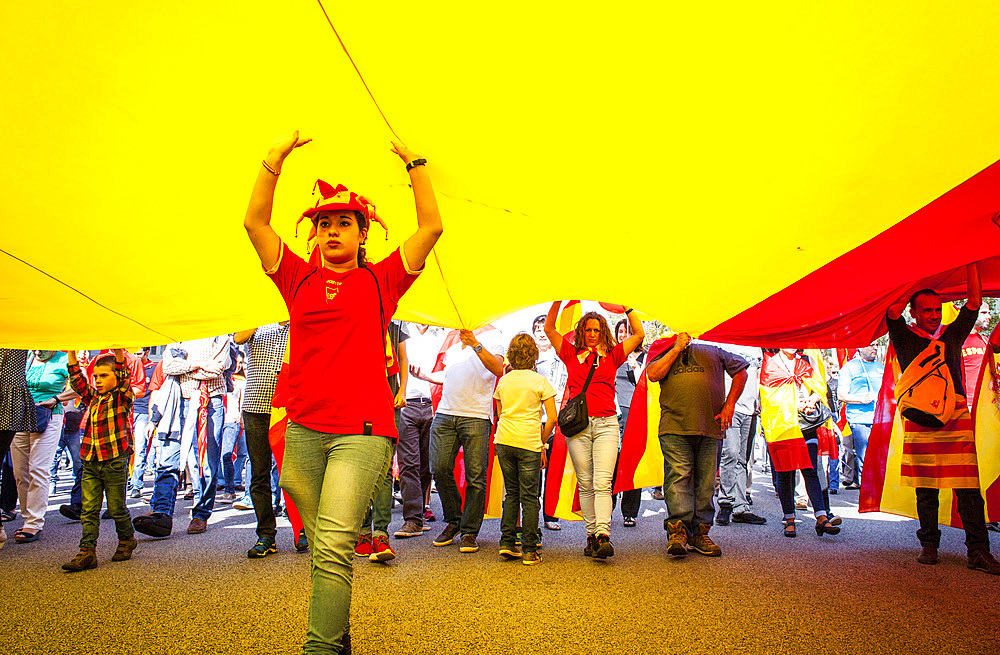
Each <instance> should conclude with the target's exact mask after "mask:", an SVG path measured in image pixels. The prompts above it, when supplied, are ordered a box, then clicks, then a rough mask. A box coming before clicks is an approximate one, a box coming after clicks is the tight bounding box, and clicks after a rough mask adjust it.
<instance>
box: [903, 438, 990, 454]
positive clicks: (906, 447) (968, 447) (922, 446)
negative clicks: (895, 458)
mask: <svg viewBox="0 0 1000 655" xmlns="http://www.w3.org/2000/svg"><path fill="white" fill-rule="evenodd" d="M903 452H904V453H905V454H908V455H962V454H972V455H975V454H976V442H975V441H972V440H969V441H950V442H949V441H944V442H940V441H939V442H932V443H904V444H903Z"/></svg>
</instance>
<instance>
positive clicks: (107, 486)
mask: <svg viewBox="0 0 1000 655" xmlns="http://www.w3.org/2000/svg"><path fill="white" fill-rule="evenodd" d="M129 455H130V453H127V452H126V453H122V454H121V455H119V456H118V457H114V458H112V459H109V460H105V461H103V462H101V461H99V460H96V459H94V460H84V461H83V476H82V480H81V483H80V488H81V490H82V493H83V511H82V512H80V523H81V524H83V538H81V539H80V548H95V547H96V546H97V536H98V534H99V533H100V529H101V505H103V504H104V497H105V496H107V498H108V513H110V514H111V518H113V519H114V520H115V530H117V531H118V539H119V541H123V540H125V539H131V538H132V535H134V534H135V530H134V529H133V528H132V519H131V518H130V517H129V514H128V508H127V507H126V506H125V486H126V485H127V484H128V475H129V470H128V460H129Z"/></svg>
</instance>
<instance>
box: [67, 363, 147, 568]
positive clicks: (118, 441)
mask: <svg viewBox="0 0 1000 655" xmlns="http://www.w3.org/2000/svg"><path fill="white" fill-rule="evenodd" d="M114 353H115V356H114V358H112V357H111V356H109V355H105V356H103V357H101V358H100V359H98V360H97V362H96V363H95V364H94V373H93V383H94V384H93V386H91V385H89V384H87V381H86V379H85V378H84V376H83V373H81V372H80V366H79V364H78V363H77V361H76V351H73V350H71V351H69V352H68V355H69V380H70V384H71V385H72V386H73V390H74V391H76V392H77V393H78V394H80V397H81V403H82V404H84V405H86V406H87V413H86V416H85V418H86V428H85V429H84V432H83V445H82V447H81V449H80V450H81V453H80V454H81V457H82V458H83V483H82V489H83V511H82V512H81V514H80V523H81V524H82V525H83V538H82V539H80V552H79V553H77V555H76V557H74V558H73V559H72V560H70V561H69V562H67V563H66V564H63V566H62V567H63V569H65V570H66V571H82V570H84V569H92V568H95V567H96V566H97V556H96V554H95V550H96V548H97V536H98V532H99V530H100V522H101V505H102V504H103V498H102V496H105V495H106V496H107V499H108V513H109V514H111V518H113V519H114V520H115V529H116V530H117V531H118V549H117V550H115V554H114V555H112V557H111V561H112V562H121V561H123V560H127V559H129V558H131V557H132V551H133V550H134V549H135V546H136V541H135V532H134V529H133V528H132V521H131V519H130V517H129V513H128V508H126V507H125V485H126V484H127V483H128V474H129V458H130V456H131V454H132V400H133V394H132V386H131V383H130V380H129V372H128V369H127V368H126V367H125V353H124V351H122V350H121V349H116V350H115V351H114Z"/></svg>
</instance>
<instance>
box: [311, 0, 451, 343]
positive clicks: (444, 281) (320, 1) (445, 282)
mask: <svg viewBox="0 0 1000 655" xmlns="http://www.w3.org/2000/svg"><path fill="white" fill-rule="evenodd" d="M316 3H317V4H318V5H319V8H320V10H321V11H322V12H323V16H324V17H325V18H326V22H327V24H328V25H329V26H330V29H331V30H333V35H334V36H335V37H336V38H337V42H338V43H340V47H341V49H342V50H343V51H344V54H345V55H347V60H348V61H349V62H351V66H353V67H354V72H355V73H357V74H358V79H360V80H361V84H363V85H364V87H365V91H367V92H368V97H369V98H371V99H372V103H373V104H374V105H375V109H377V110H378V113H379V115H380V116H381V117H382V120H383V121H385V125H386V127H388V128H389V131H390V132H392V135H393V136H394V137H396V139H398V140H399V142H400V143H402V144H403V145H406V141H404V140H403V138H402V137H401V136H399V134H397V133H396V130H395V129H393V127H392V123H390V122H389V118H388V117H387V116H386V115H385V112H384V111H382V107H381V106H380V105H379V104H378V100H376V99H375V94H374V93H372V90H371V87H369V86H368V82H367V81H366V80H365V76H364V75H362V74H361V69H360V68H358V65H357V64H356V63H355V62H354V57H352V56H351V53H350V51H348V49H347V45H346V44H345V43H344V40H343V39H342V38H340V33H339V32H338V31H337V28H336V27H335V26H334V24H333V21H332V20H330V14H328V13H327V12H326V7H324V6H323V0H316ZM431 254H432V255H434V262H435V263H436V264H437V268H438V273H440V274H441V283H442V284H443V285H444V291H445V293H446V294H447V295H448V300H449V301H450V302H451V306H452V308H453V309H454V310H455V316H457V317H458V324H459V325H461V326H462V327H466V324H465V319H463V318H462V313H461V312H459V311H458V305H457V304H456V303H455V299H454V298H453V297H452V295H451V289H450V288H449V287H448V280H447V279H446V278H445V276H444V268H443V267H442V266H441V258H440V257H438V254H437V251H436V250H432V251H431Z"/></svg>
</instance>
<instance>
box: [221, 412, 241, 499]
mask: <svg viewBox="0 0 1000 655" xmlns="http://www.w3.org/2000/svg"><path fill="white" fill-rule="evenodd" d="M234 450H235V451H236V461H235V462H234V461H233V451H234ZM221 452H222V479H223V481H224V482H225V487H224V491H225V492H226V493H227V494H232V493H236V485H237V484H240V485H242V484H243V465H244V464H246V461H247V438H246V435H245V434H244V432H243V426H241V425H240V424H239V423H226V424H225V425H224V426H223V427H222V451H221Z"/></svg>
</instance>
